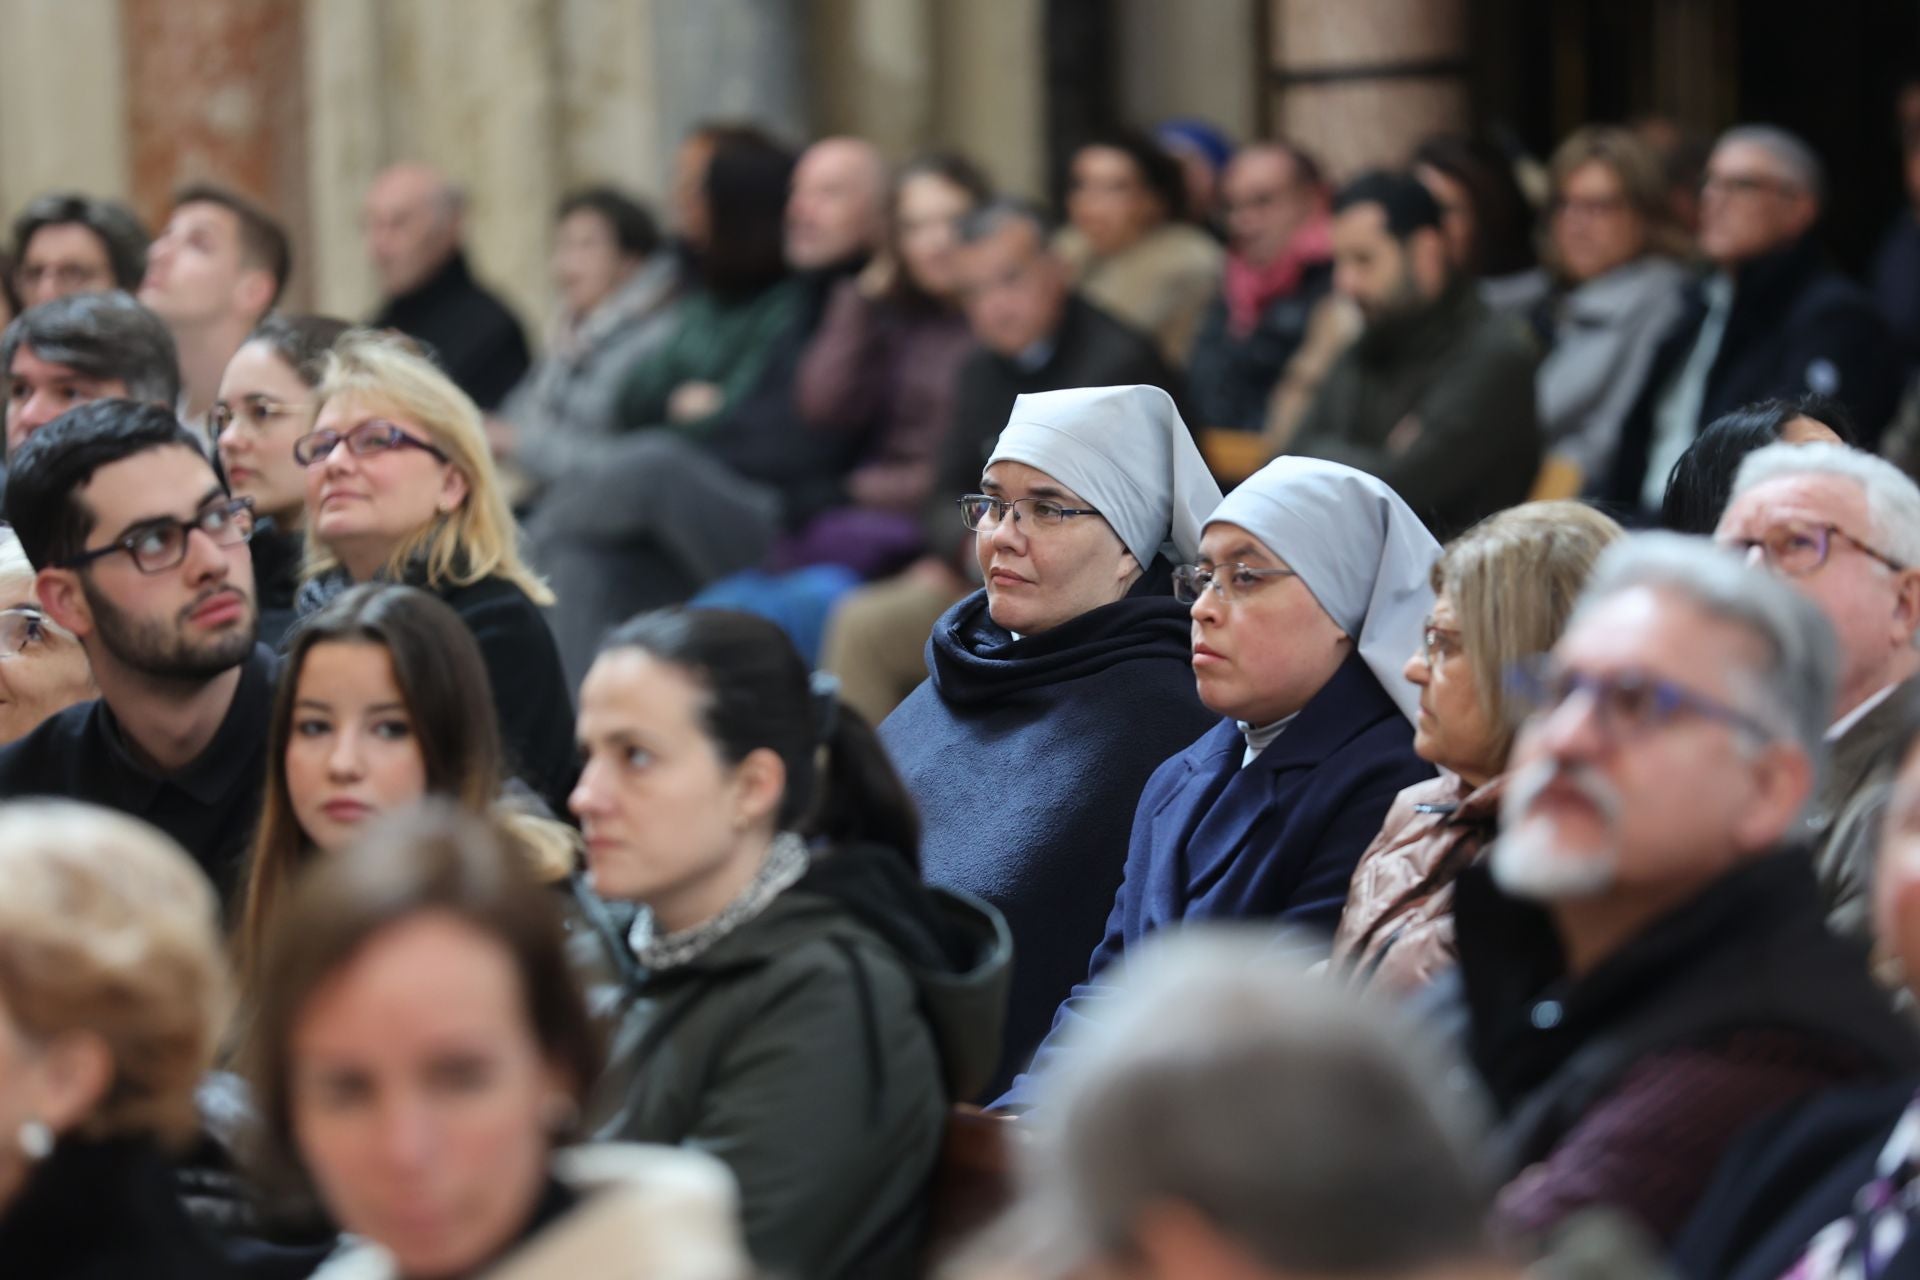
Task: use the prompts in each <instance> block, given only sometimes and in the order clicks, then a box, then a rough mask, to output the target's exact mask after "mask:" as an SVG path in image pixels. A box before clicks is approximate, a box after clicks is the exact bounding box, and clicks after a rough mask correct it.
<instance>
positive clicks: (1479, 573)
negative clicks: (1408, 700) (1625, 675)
mask: <svg viewBox="0 0 1920 1280" xmlns="http://www.w3.org/2000/svg"><path fill="white" fill-rule="evenodd" d="M1620 534H1621V529H1620V526H1619V525H1618V524H1615V523H1614V522H1613V520H1611V519H1609V518H1608V517H1607V516H1604V515H1602V514H1601V513H1600V512H1598V511H1596V510H1594V509H1593V508H1591V507H1588V506H1584V505H1582V504H1581V503H1578V502H1535V503H1529V504H1527V505H1525V506H1519V507H1513V508H1510V509H1509V510H1506V511H1502V512H1499V513H1498V514H1496V515H1492V516H1488V517H1487V518H1486V519H1485V520H1482V521H1481V522H1480V523H1479V524H1477V525H1475V526H1473V528H1471V529H1469V530H1467V531H1466V532H1465V533H1463V534H1461V535H1460V536H1459V537H1458V538H1455V539H1454V540H1453V541H1452V542H1450V543H1448V544H1447V547H1446V549H1445V551H1443V552H1442V553H1441V556H1440V559H1439V560H1438V561H1436V562H1435V564H1434V566H1433V578H1432V581H1433V592H1434V605H1433V613H1432V615H1431V616H1430V617H1429V618H1428V619H1427V625H1426V629H1425V631H1424V633H1423V635H1422V636H1421V646H1420V650H1419V652H1417V653H1414V654H1413V655H1411V656H1410V657H1409V658H1408V659H1407V665H1406V669H1405V670H1404V671H1403V672H1402V674H1403V675H1404V676H1405V677H1406V679H1407V680H1408V681H1409V682H1411V683H1412V684H1413V685H1415V686H1416V687H1417V688H1418V689H1419V691H1420V711H1419V716H1418V718H1417V719H1416V721H1415V724H1414V738H1413V749H1414V750H1415V751H1416V752H1418V753H1419V755H1420V756H1421V758H1422V759H1425V760H1427V761H1429V762H1431V763H1433V764H1435V765H1438V766H1439V767H1440V769H1441V770H1442V772H1441V775H1440V776H1439V777H1438V778H1435V779H1433V780H1431V781H1428V782H1422V783H1418V784H1416V785H1414V786H1411V787H1408V788H1407V789H1406V790H1405V791H1402V792H1401V793H1400V795H1399V797H1398V798H1397V799H1396V800H1395V801H1394V803H1393V809H1392V810H1391V811H1390V812H1389V813H1388V815H1387V821H1386V824H1385V825H1384V826H1383V827H1382V828H1381V831H1380V834H1379V835H1378V836H1376V837H1375V838H1374V841H1373V844H1372V845H1370V846H1369V847H1368V848H1367V851H1366V853H1364V854H1363V855H1361V858H1360V863H1359V865H1358V866H1357V867H1356V868H1355V869H1354V873H1353V882H1352V884H1351V886H1350V887H1349V888H1348V890H1347V905H1346V908H1345V910H1344V911H1342V913H1341V916H1340V927H1339V929H1338V930H1337V931H1336V933H1335V935H1334V946H1333V967H1334V969H1335V970H1336V971H1338V972H1342V973H1345V974H1348V975H1350V976H1351V977H1352V979H1353V980H1354V981H1355V982H1356V983H1358V984H1361V985H1369V984H1372V983H1374V982H1381V983H1384V984H1385V985H1386V986H1388V987H1389V988H1390V989H1392V990H1394V991H1398V992H1405V991H1410V990H1413V989H1415V988H1418V987H1420V986H1423V985H1425V984H1426V983H1427V982H1429V981H1431V980H1432V979H1433V978H1434V977H1435V976H1436V975H1438V974H1439V973H1440V972H1441V971H1443V970H1445V969H1447V968H1449V967H1451V966H1452V964H1453V962H1454V955H1455V952H1454V940H1453V883H1454V880H1455V879H1456V878H1457V877H1458V876H1459V874H1460V872H1462V871H1464V870H1465V869H1466V868H1467V867H1469V866H1471V865H1472V864H1473V863H1474V862H1475V861H1476V860H1477V859H1478V858H1479V856H1480V854H1481V851H1482V850H1483V849H1484V848H1485V847H1486V845H1487V842H1488V841H1489V840H1490V839H1491V838H1492V836H1493V834H1494V830H1495V827H1496V825H1497V822H1498V819H1499V815H1500V795H1501V791H1502V788H1503V785H1504V782H1505V777H1504V775H1505V772H1506V767H1507V755H1508V752H1509V751H1510V750H1511V749H1512V747H1513V735H1514V730H1515V728H1516V727H1517V725H1518V717H1517V716H1516V715H1515V714H1514V709H1513V708H1512V707H1510V706H1509V704H1508V700H1507V691H1506V673H1507V671H1508V670H1509V668H1511V667H1512V666H1513V665H1514V664H1515V663H1518V662H1521V661H1524V660H1525V659H1528V658H1531V657H1534V656H1536V655H1539V654H1543V653H1545V652H1547V651H1548V650H1549V649H1551V648H1552V647H1553V646H1554V644H1555V643H1556V642H1557V641H1558V640H1559V638H1560V632H1561V631H1562V629H1564V628H1565V627H1566V625H1567V619H1568V617H1570V616H1571V615H1572V613H1573V605H1574V601H1575V600H1576V599H1577V598H1578V597H1579V595H1580V591H1581V589H1582V588H1583V587H1584V586H1585V585H1586V581H1587V575H1588V574H1589V573H1590V572H1591V571H1592V569H1593V562H1594V560H1595V559H1597V558H1598V557H1599V555H1600V552H1601V551H1603V550H1604V549H1605V548H1606V547H1607V545H1608V544H1609V543H1611V542H1612V541H1613V540H1614V539H1615V538H1618V537H1619V536H1620Z"/></svg>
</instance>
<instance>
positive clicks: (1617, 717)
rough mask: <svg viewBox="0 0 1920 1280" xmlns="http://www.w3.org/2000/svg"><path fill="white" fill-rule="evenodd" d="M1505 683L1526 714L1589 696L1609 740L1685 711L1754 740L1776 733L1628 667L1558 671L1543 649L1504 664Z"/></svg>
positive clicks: (1633, 733) (1770, 737)
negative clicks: (1601, 672)
mask: <svg viewBox="0 0 1920 1280" xmlns="http://www.w3.org/2000/svg"><path fill="white" fill-rule="evenodd" d="M1506 686H1507V692H1508V694H1509V695H1510V696H1511V697H1512V698H1513V699H1514V701H1515V702H1517V703H1519V704H1520V706H1521V707H1522V708H1523V709H1524V711H1525V713H1526V714H1527V715H1529V716H1549V715H1552V714H1554V713H1555V712H1557V711H1559V710H1560V708H1561V707H1563V706H1565V705H1566V704H1567V703H1568V702H1570V701H1572V700H1573V699H1574V698H1577V697H1580V696H1582V695H1585V696H1587V697H1590V698H1592V700H1593V712H1594V720H1595V723H1596V724H1597V725H1598V726H1599V729H1600V734H1601V736H1602V737H1603V738H1605V739H1606V741H1607V742H1609V743H1620V742H1625V741H1628V740H1629V739H1633V738H1638V737H1641V736H1643V735H1645V734H1648V733H1652V732H1653V731H1654V730H1656V729H1664V728H1665V727H1666V726H1667V725H1669V724H1671V723H1672V722H1673V721H1674V720H1676V719H1678V718H1680V717H1681V716H1687V715H1691V716H1698V717H1700V718H1701V719H1705V720H1713V721H1717V722H1718V723H1720V724H1724V725H1727V726H1729V727H1731V728H1732V729H1734V730H1736V731H1737V732H1740V733H1743V734H1746V735H1747V736H1749V737H1751V738H1753V739H1755V740H1756V741H1758V742H1771V741H1773V740H1774V739H1775V738H1778V737H1779V736H1780V735H1779V733H1777V732H1776V731H1775V730H1773V729H1771V728H1769V727H1768V726H1767V725H1766V724H1764V723H1762V722H1761V721H1760V720H1759V719H1758V718H1756V717H1754V716H1750V715H1748V714H1747V713H1746V712H1744V711H1741V710H1739V709H1737V708H1735V707H1730V706H1727V705H1726V704H1725V703H1723V702H1719V701H1716V700H1715V699H1713V698H1709V697H1707V696H1706V695H1705V694H1701V693H1695V692H1694V691H1693V690H1691V689H1688V688H1686V687H1685V686H1683V685H1678V684H1675V683H1673V682H1672V681H1671V680H1661V679H1659V678H1657V677H1654V676H1649V675H1641V674H1638V673H1633V672H1628V673H1624V674H1621V675H1613V676H1598V675H1588V674H1586V673H1585V672H1581V671H1563V670H1560V669H1558V668H1556V667H1555V666H1554V665H1553V663H1552V661H1551V660H1550V659H1549V658H1547V657H1546V656H1545V655H1544V654H1536V655H1535V656H1534V657H1532V658H1527V659H1523V660H1521V661H1519V662H1516V663H1514V664H1513V666H1511V667H1509V668H1508V669H1507V673H1506Z"/></svg>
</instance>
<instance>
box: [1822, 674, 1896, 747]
mask: <svg viewBox="0 0 1920 1280" xmlns="http://www.w3.org/2000/svg"><path fill="white" fill-rule="evenodd" d="M1899 687H1900V682H1899V681H1898V680H1896V681H1894V682H1893V683H1892V684H1890V685H1888V686H1886V687H1885V688H1884V689H1882V690H1880V691H1879V692H1878V693H1876V694H1874V695H1872V696H1871V697H1869V698H1868V699H1866V701H1864V702H1862V703H1861V704H1860V705H1859V706H1857V707H1855V708H1854V709H1853V710H1851V711H1849V712H1847V714H1845V715H1843V716H1841V717H1840V718H1839V719H1838V720H1835V721H1834V722H1833V727H1832V728H1830V729H1828V730H1827V741H1828V742H1838V741H1840V739H1842V738H1844V737H1846V736H1847V730H1849V729H1851V728H1853V726H1855V725H1857V724H1859V723H1860V722H1861V721H1862V720H1864V719H1866V718H1867V713H1868V712H1870V711H1872V710H1873V709H1874V708H1875V707H1877V706H1879V705H1880V704H1881V703H1883V702H1885V701H1886V700H1887V699H1888V698H1891V697H1892V696H1893V691H1894V690H1895V689H1898V688H1899Z"/></svg>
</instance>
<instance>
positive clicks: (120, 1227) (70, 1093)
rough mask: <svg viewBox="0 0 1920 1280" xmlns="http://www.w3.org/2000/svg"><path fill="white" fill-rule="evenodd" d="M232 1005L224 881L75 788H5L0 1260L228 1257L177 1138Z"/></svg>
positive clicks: (172, 1270)
mask: <svg viewBox="0 0 1920 1280" xmlns="http://www.w3.org/2000/svg"><path fill="white" fill-rule="evenodd" d="M226 1011H227V974H226V969H225V967H224V965H223V963H222V959H221V953H220V941H219V926H218V911H217V909H216V906H215V902H214V895H213V889H212V887H211V886H210V885H209V884H208V883H207V880H206V877H205V876H204V875H202V874H201V872H200V870H199V869H198V868H197V867H196V866H195V865H194V863H193V861H192V859H190V858H189V857H188V856H187V855H186V853H185V852H184V851H182V850H181V849H180V848H179V846H177V845H175V844H174V843H173V842H172V841H171V840H169V839H167V838H166V837H165V836H163V835H161V834H160V833H159V832H158V831H155V830H154V829H153V828H151V827H148V826H147V825H145V824H144V823H141V822H139V821H136V820H135V819H133V818H130V817H126V816H124V815H122V814H118V813H112V812H109V811H107V810H104V809H96V808H92V807H89V806H86V805H79V804H73V803H70V802H66V801H27V802H17V803H11V804H5V805H0V1260H3V1261H4V1270H5V1272H6V1274H7V1275H10V1276H11V1275H21V1276H42V1277H60V1276H79V1275H139V1276H154V1277H176V1276H178V1277H186V1276H196V1277H198V1276H222V1275H225V1274H227V1271H226V1267H225V1265H224V1263H223V1262H222V1261H221V1259H220V1257H219V1255H218V1253H217V1251H216V1250H215V1248H214V1246H213V1245H212V1244H211V1243H210V1242H208V1241H206V1240H204V1239H202V1238H201V1237H200V1236H199V1235H198V1234H197V1232H196V1231H195V1229H194V1227H193V1226H192V1225H191V1223H189V1222H188V1220H187V1218H186V1216H185V1212H184V1210H183V1209H182V1207H181V1204H180V1202H179V1199H178V1196H177V1194H176V1192H175V1190H174V1187H173V1181H172V1176H171V1173H170V1171H169V1169H168V1167H167V1164H166V1160H165V1157H164V1152H165V1150H166V1149H167V1148H169V1147H178V1146H183V1145H185V1144H186V1143H187V1142H188V1141H190V1140H191V1139H192V1138H193V1136H194V1135H195V1133H196V1132H197V1130H198V1114H197V1112H196V1110H195V1107H194V1088H195V1086H196V1084H197V1083H198V1082H199V1080H200V1077H201V1075H202V1074H203V1073H204V1072H205V1071H206V1069H207V1066H208V1063H209V1062H210V1060H211V1058H212V1056H213V1050H214V1043H215V1038H216V1036H217V1035H218V1034H219V1030H220V1027H221V1026H222V1024H223V1022H224V1020H225V1017H226Z"/></svg>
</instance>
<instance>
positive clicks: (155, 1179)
mask: <svg viewBox="0 0 1920 1280" xmlns="http://www.w3.org/2000/svg"><path fill="white" fill-rule="evenodd" d="M235 1274H236V1273H235V1271H234V1270H233V1269H232V1268H231V1267H230V1266H229V1265H228V1264H227V1263H226V1262H225V1261H224V1259H223V1258H222V1256H221V1254H220V1252H219V1249H218V1246H217V1245H216V1244H215V1243H214V1242H213V1241H212V1240H210V1239H209V1238H208V1237H206V1236H205V1235H203V1234H202V1233H201V1232H200V1230H199V1228H197V1227H196V1226H194V1224H193V1223H192V1222H191V1221H190V1220H189V1219H188V1218H187V1212H186V1209H185V1208H184V1207H183V1206H182V1205H181V1203H180V1198H179V1196H178V1194H177V1193H176V1191H175V1187H174V1181H173V1175H172V1172H171V1171H170V1170H169V1169H168V1167H167V1164H166V1162H165V1161H164V1160H163V1159H162V1158H161V1157H160V1155H159V1153H157V1152H156V1151H154V1150H153V1149H152V1148H150V1147H148V1146H147V1145H146V1144H145V1143H142V1142H137V1141H132V1140H115V1141H108V1142H79V1141H75V1140H72V1139H65V1140H63V1141H61V1142H60V1144H59V1145H58V1146H56V1147H55V1148H54V1151H53V1154H52V1155H50V1156H48V1157H47V1158H46V1159H45V1160H43V1161H41V1162H40V1163H39V1164H37V1165H35V1166H33V1168H32V1170H31V1171H30V1172H29V1173H28V1175H27V1182H26V1185H25V1186H24V1187H23V1188H22V1189H21V1191H20V1193H19V1195H18V1196H17V1197H16V1198H15V1199H14V1200H13V1202H12V1203H11V1204H9V1205H8V1206H7V1207H6V1211H5V1213H4V1214H0V1275H6V1276H8V1277H14V1276H18V1277H20V1280H27V1278H28V1277H31V1278H32V1280H128V1277H132V1276H138V1277H140V1280H224V1278H225V1277H230V1276H233V1275H235Z"/></svg>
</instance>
